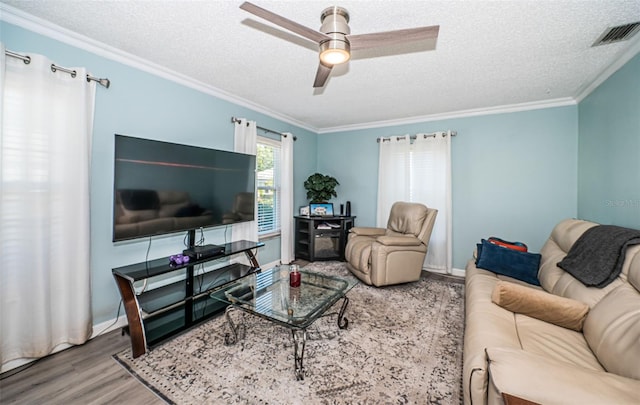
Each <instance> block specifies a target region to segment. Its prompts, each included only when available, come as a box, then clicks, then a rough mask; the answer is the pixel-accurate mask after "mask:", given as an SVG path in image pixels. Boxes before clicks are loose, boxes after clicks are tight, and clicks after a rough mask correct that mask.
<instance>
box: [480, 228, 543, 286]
mask: <svg viewBox="0 0 640 405" xmlns="http://www.w3.org/2000/svg"><path fill="white" fill-rule="evenodd" d="M477 247H478V258H477V260H476V266H477V267H478V268H480V269H485V270H489V271H492V272H494V273H498V274H502V275H504V276H509V277H512V278H515V279H517V280H521V281H524V282H526V283H529V284H533V285H540V281H538V268H539V267H540V259H541V256H540V254H538V253H528V252H520V251H517V250H513V249H509V248H506V247H502V246H499V245H495V244H493V243H491V242H489V241H487V240H486V239H482V243H479V244H478V245H477Z"/></svg>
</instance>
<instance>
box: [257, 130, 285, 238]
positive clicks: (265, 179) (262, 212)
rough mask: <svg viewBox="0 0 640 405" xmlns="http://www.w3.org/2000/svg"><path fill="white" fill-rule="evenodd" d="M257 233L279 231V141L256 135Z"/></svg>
mask: <svg viewBox="0 0 640 405" xmlns="http://www.w3.org/2000/svg"><path fill="white" fill-rule="evenodd" d="M256 155H257V156H256V166H257V182H258V235H260V236H267V235H271V234H277V233H280V167H281V166H280V164H281V160H280V142H279V141H274V140H273V139H269V138H264V137H260V136H259V137H258V148H257V153H256Z"/></svg>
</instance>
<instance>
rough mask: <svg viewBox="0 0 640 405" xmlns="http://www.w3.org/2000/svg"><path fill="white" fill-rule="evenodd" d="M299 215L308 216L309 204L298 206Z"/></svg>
mask: <svg viewBox="0 0 640 405" xmlns="http://www.w3.org/2000/svg"><path fill="white" fill-rule="evenodd" d="M300 215H306V216H309V206H308V205H303V206H301V207H300Z"/></svg>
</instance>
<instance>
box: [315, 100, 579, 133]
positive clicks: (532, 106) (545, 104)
mask: <svg viewBox="0 0 640 405" xmlns="http://www.w3.org/2000/svg"><path fill="white" fill-rule="evenodd" d="M576 104H577V102H576V100H575V99H573V98H571V97H564V98H557V99H553V100H545V101H533V102H530V103H520V104H509V105H501V106H496V107H489V108H476V109H471V110H460V111H454V112H447V113H442V114H431V115H421V116H415V117H409V118H400V119H395V120H385V121H375V122H368V123H365V124H353V125H343V126H340V127H331V128H322V129H320V130H319V131H318V134H328V133H333V132H344V131H356V130H361V129H372V128H383V127H391V126H398V125H407V124H418V123H421V122H429V121H443V120H449V119H455V118H468V117H476V116H481V115H493V114H506V113H512V112H519V111H530V110H540V109H544V108H554V107H564V106H568V105H576Z"/></svg>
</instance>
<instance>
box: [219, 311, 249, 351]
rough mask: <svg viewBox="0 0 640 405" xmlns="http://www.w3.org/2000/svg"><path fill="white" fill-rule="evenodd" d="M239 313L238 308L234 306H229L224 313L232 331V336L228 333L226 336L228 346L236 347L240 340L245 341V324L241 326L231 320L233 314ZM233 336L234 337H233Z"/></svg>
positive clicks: (225, 340) (225, 342)
mask: <svg viewBox="0 0 640 405" xmlns="http://www.w3.org/2000/svg"><path fill="white" fill-rule="evenodd" d="M235 311H238V308H236V307H234V306H231V305H230V306H228V307H227V309H226V310H225V311H224V317H225V318H226V319H227V324H228V325H229V329H231V334H229V333H227V334H225V335H224V344H225V345H227V346H230V345H234V344H236V343H237V342H238V340H240V339H243V338H244V335H245V328H246V326H245V324H244V322H242V323H241V324H240V325H237V326H236V324H235V323H233V320H232V319H231V315H230V314H231V313H232V312H235ZM232 334H233V336H232Z"/></svg>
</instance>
